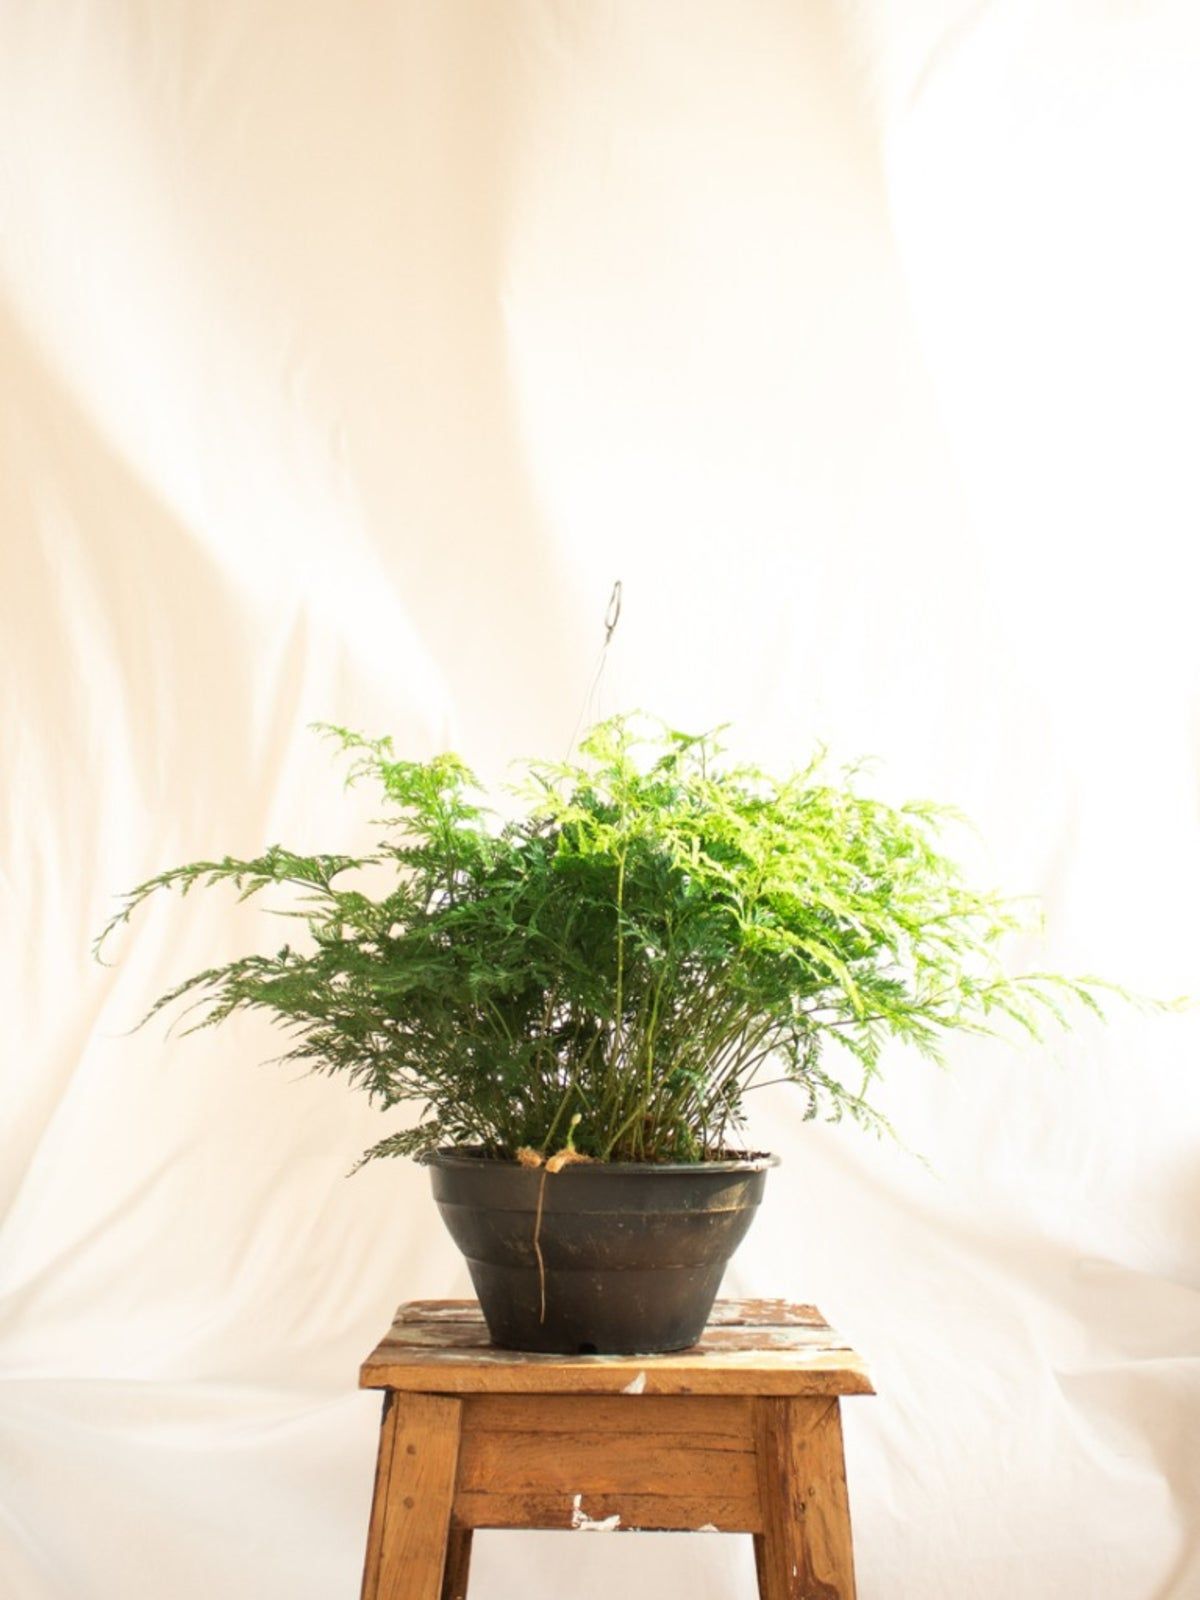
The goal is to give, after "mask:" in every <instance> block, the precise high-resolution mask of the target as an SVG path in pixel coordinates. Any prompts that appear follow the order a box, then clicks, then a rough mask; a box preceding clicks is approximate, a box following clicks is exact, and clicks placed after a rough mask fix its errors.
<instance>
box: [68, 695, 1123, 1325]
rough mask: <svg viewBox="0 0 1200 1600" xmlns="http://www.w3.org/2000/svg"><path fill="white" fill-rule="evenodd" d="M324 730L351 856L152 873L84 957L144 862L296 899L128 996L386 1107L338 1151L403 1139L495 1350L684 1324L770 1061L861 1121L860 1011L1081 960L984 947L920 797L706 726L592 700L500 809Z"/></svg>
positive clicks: (1021, 996) (741, 1226) (992, 919)
mask: <svg viewBox="0 0 1200 1600" xmlns="http://www.w3.org/2000/svg"><path fill="white" fill-rule="evenodd" d="M324 731H325V732H326V733H327V734H329V735H330V736H331V737H332V738H333V739H334V740H335V741H336V742H337V744H338V746H339V747H340V750H341V751H342V752H345V753H346V754H348V756H349V757H350V760H351V765H350V770H349V778H348V781H351V782H353V781H360V780H364V779H366V780H370V781H372V782H374V783H377V784H378V785H379V786H380V787H381V788H382V791H383V794H384V796H385V797H386V801H387V803H388V806H389V808H390V810H389V814H388V816H387V817H386V818H385V819H384V823H385V825H386V830H387V831H386V834H385V837H384V838H383V839H382V841H381V842H380V843H379V845H378V847H377V848H376V849H375V850H374V851H373V852H371V853H370V854H368V855H365V856H348V855H337V854H333V855H300V854H295V853H293V852H291V851H289V850H287V849H284V848H283V847H282V846H279V845H273V846H271V847H270V848H269V849H267V850H266V851H264V852H263V854H261V855H259V856H256V857H251V858H248V859H240V858H235V857H232V856H226V857H224V858H222V859H221V860H214V861H196V862H192V863H190V864H188V865H185V866H181V867H175V868H172V869H171V870H169V871H166V872H163V873H160V874H159V875H158V876H156V877H154V878H151V879H150V880H149V881H147V882H145V883H143V884H141V885H139V886H138V887H137V888H135V889H133V890H132V891H131V892H130V893H129V894H127V895H126V896H125V897H124V899H123V901H122V903H121V905H120V908H119V909H118V911H117V913H116V915H115V916H114V917H113V919H112V921H111V922H110V923H109V925H108V927H107V928H106V929H105V930H104V932H103V933H102V934H101V936H100V938H99V939H98V940H97V953H99V952H100V948H101V947H102V946H103V945H104V943H105V941H106V939H107V938H108V937H109V936H110V935H111V933H112V932H113V930H114V929H115V928H116V927H117V926H118V925H120V924H123V923H125V922H127V921H128V920H129V918H130V916H131V914H132V912H133V911H134V910H135V909H136V907H138V906H139V905H140V904H141V903H142V902H143V901H144V900H146V899H147V898H148V897H150V896H151V895H154V894H156V893H158V892H159V891H162V890H172V889H174V890H180V891H183V892H186V891H188V890H189V889H191V888H193V887H194V886H195V885H197V884H201V885H215V884H219V883H225V882H228V883H230V884H232V886H233V887H234V888H235V889H237V890H238V891H240V893H241V895H242V896H243V897H246V896H250V895H256V894H258V893H260V892H261V891H263V890H275V889H279V890H287V891H293V892H294V894H295V895H298V897H299V901H300V907H299V909H300V912H301V914H302V916H303V917H304V919H305V922H306V928H307V934H308V938H307V939H306V941H305V943H304V946H303V948H300V947H297V946H295V945H293V944H290V943H289V944H285V945H284V946H283V948H282V949H280V950H279V951H278V952H277V953H276V954H275V955H271V956H264V955H246V956H241V957H239V958H237V959H235V960H232V961H230V962H228V963H226V964H225V965H223V966H218V967H214V968H210V969H208V970H206V971H203V972H199V973H196V974H195V975H194V976H192V977H190V978H187V979H185V980H184V981H183V982H182V983H180V984H178V985H177V986H176V987H174V988H172V989H171V990H170V991H169V992H168V993H167V994H165V995H163V996H162V997H161V998H160V999H159V1000H158V1001H157V1002H156V1003H155V1005H154V1006H153V1007H152V1009H151V1011H150V1012H149V1013H148V1016H152V1015H154V1013H155V1012H157V1011H159V1010H161V1009H162V1008H163V1007H165V1006H168V1005H172V1004H173V1003H175V1002H177V1001H180V1000H182V999H184V998H185V997H188V998H190V999H191V1001H192V1002H193V1003H194V1004H196V1005H197V1006H199V1007H200V1010H201V1016H200V1019H199V1021H197V1022H196V1023H195V1026H196V1027H206V1026H210V1025H213V1024H216V1023H220V1022H221V1021H223V1020H224V1019H225V1018H226V1017H229V1016H231V1015H232V1014H233V1013H234V1012H238V1011H244V1010H258V1011H265V1012H266V1013H267V1014H268V1015H269V1016H270V1017H271V1018H272V1019H273V1020H274V1021H275V1022H276V1023H278V1024H279V1025H280V1026H281V1027H282V1028H283V1029H284V1030H285V1031H286V1032H287V1034H288V1035H289V1036H290V1040H291V1043H290V1048H289V1049H288V1050H287V1051H286V1053H285V1054H284V1055H283V1057H282V1058H281V1059H283V1060H286V1061H298V1062H303V1063H305V1064H307V1065H308V1066H310V1067H311V1068H313V1069H314V1070H317V1071H321V1072H329V1073H337V1074H340V1075H342V1076H344V1077H345V1078H346V1080H347V1081H348V1082H349V1083H350V1084H352V1085H353V1086H355V1087H356V1088H358V1089H360V1090H363V1091H365V1092H366V1093H367V1094H368V1095H369V1096H370V1097H371V1098H372V1100H373V1101H375V1102H376V1103H377V1104H378V1105H379V1106H381V1107H383V1108H384V1109H390V1108H393V1107H410V1108H412V1109H414V1110H415V1112H416V1116H415V1119H413V1118H412V1117H410V1118H409V1120H408V1121H407V1123H406V1124H405V1125H403V1126H401V1127H400V1128H399V1129H397V1130H396V1131H393V1132H390V1133H388V1134H387V1136H386V1137H385V1138H383V1139H382V1140H381V1141H380V1142H379V1143H378V1144H376V1145H375V1146H374V1147H373V1148H372V1149H371V1150H369V1151H367V1152H366V1155H365V1156H364V1158H363V1159H364V1160H371V1159H374V1158H376V1157H381V1156H415V1157H417V1158H419V1159H421V1160H423V1161H425V1162H426V1163H428V1165H429V1168H430V1171H431V1173H432V1179H433V1192H434V1196H435V1199H436V1201H437V1203H438V1205H439V1207H440V1209H441V1212H442V1215H443V1217H444V1219H445V1221H446V1223H447V1224H448V1226H449V1228H450V1231H451V1233H452V1234H453V1236H454V1238H455V1240H456V1242H457V1243H458V1244H459V1245H460V1247H461V1248H462V1249H463V1251H464V1252H465V1254H466V1256H467V1259H468V1263H469V1266H470V1271H471V1274H472V1277H473V1279H474V1282H475V1286H476V1289H477V1292H478V1294H479V1298H480V1301H481V1304H482V1308H483V1312H484V1315H485V1317H486V1319H487V1323H488V1326H489V1328H490V1331H491V1334H492V1337H493V1339H494V1340H495V1341H496V1342H497V1343H499V1344H502V1345H506V1346H509V1347H517V1348H522V1349H535V1350H554V1351H570V1352H577V1351H581V1350H582V1351H601V1352H606V1351H608V1352H618V1351H622V1352H624V1351H641V1352H650V1351H655V1350H666V1349H675V1348H681V1347H684V1346H686V1345H688V1344H690V1343H692V1342H694V1341H695V1339H696V1338H697V1337H698V1336H699V1333H700V1331H701V1329H702V1328H703V1326H704V1323H705V1320H706V1318H707V1315H708V1312H709V1310H710V1309H711V1305H712V1302H713V1299H714V1297H715V1295H716V1292H717V1288H718V1285H719V1283H720V1279H721V1276H722V1273H723V1271H724V1268H725V1264H726V1262H727V1261H728V1259H729V1256H730V1255H731V1253H732V1251H733V1250H734V1249H735V1248H736V1246H737V1244H738V1243H739V1241H740V1240H741V1238H742V1237H743V1235H744V1234H745V1231H746V1229H747V1227H748V1226H749V1224H750V1221H751V1219H752V1217H753V1215H754V1211H755V1208H756V1207H757V1205H758V1203H759V1200H760V1198H761V1196H762V1192H763V1186H764V1182H765V1178H766V1172H767V1169H768V1168H769V1167H770V1166H771V1165H772V1164H774V1162H775V1159H776V1158H775V1157H774V1156H772V1155H769V1154H761V1153H756V1152H747V1151H745V1150H743V1149H741V1148H740V1141H739V1136H740V1130H741V1128H742V1126H743V1120H744V1113H745V1106H746V1097H747V1095H748V1094H749V1093H751V1092H752V1091H753V1090H754V1089H755V1088H756V1087H758V1086H760V1085H762V1084H764V1083H766V1082H769V1081H776V1080H778V1079H780V1078H784V1079H787V1080H789V1081H790V1082H791V1083H793V1084H795V1086H796V1089H797V1091H798V1092H799V1093H800V1094H801V1095H803V1096H804V1097H805V1101H806V1108H807V1114H808V1115H809V1116H812V1117H817V1116H825V1117H832V1118H840V1117H843V1116H849V1117H852V1118H854V1119H855V1120H856V1121H858V1122H860V1123H862V1124H865V1125H866V1126H868V1127H874V1128H881V1127H883V1126H885V1125H884V1123H883V1119H882V1118H881V1117H880V1116H879V1114H878V1113H877V1112H876V1111H875V1110H874V1109H873V1108H872V1107H871V1105H870V1103H869V1100H868V1098H867V1091H868V1090H869V1087H870V1084H871V1080H872V1078H873V1076H874V1075H875V1073H876V1071H877V1069H878V1065H879V1061H880V1055H881V1051H882V1049H883V1046H884V1045H885V1043H886V1042H888V1041H889V1040H901V1041H904V1042H906V1043H908V1044H911V1045H914V1046H915V1047H916V1048H917V1049H918V1050H919V1051H921V1052H922V1053H923V1054H925V1055H927V1056H930V1057H934V1058H936V1057H937V1056H938V1054H939V1046H940V1043H941V1041H942V1040H943V1039H944V1038H945V1036H946V1035H947V1034H950V1033H953V1032H954V1031H955V1030H962V1029H969V1030H974V1031H981V1030H982V1031H988V1030H990V1028H991V1026H992V1024H993V1023H994V1022H995V1021H996V1020H997V1019H998V1018H1000V1017H1002V1016H1008V1017H1009V1018H1012V1019H1015V1021H1016V1022H1017V1023H1018V1024H1020V1025H1021V1026H1023V1027H1024V1028H1026V1029H1028V1030H1030V1031H1031V1032H1034V1033H1037V1032H1038V1031H1039V1028H1040V1024H1041V1021H1042V1019H1044V1018H1047V1017H1050V1018H1056V1019H1058V1020H1060V1021H1062V1020H1065V1015H1064V1011H1063V1008H1062V1006H1061V1005H1060V1001H1061V1000H1062V999H1063V998H1064V997H1065V998H1067V999H1073V1000H1077V1001H1080V1002H1082V1004H1083V1005H1084V1006H1086V1007H1088V1008H1090V1009H1092V1010H1093V1011H1098V1010H1099V1007H1098V1003H1097V990H1098V989H1101V988H1105V987H1110V986H1107V985H1102V984H1100V983H1099V982H1098V980H1094V979H1082V980H1080V979H1070V978H1065V977H1062V976H1059V975H1056V974H1052V973H1045V972H1038V973H1025V974H1021V975H1018V976H1011V975H1009V974H1008V973H1007V972H1006V971H1005V969H1004V967H1003V966H1002V964H1001V962H1000V959H999V956H998V953H997V952H998V947H999V946H1001V945H1002V944H1003V941H1004V938H1005V936H1006V935H1010V934H1013V933H1015V932H1017V931H1018V930H1019V929H1021V928H1022V927H1024V926H1025V925H1026V922H1027V919H1026V918H1024V917H1022V916H1020V915H1019V914H1018V913H1017V911H1016V910H1015V909H1014V906H1013V904H1012V903H1011V902H1008V901H1005V900H1002V899H1000V898H998V897H997V896H996V895H994V894H990V893H984V892H979V891H977V890H975V889H972V888H971V887H969V886H968V885H967V884H966V883H965V882H964V881H963V879H962V876H961V874H960V871H959V870H958V868H957V866H956V865H955V863H954V862H953V861H952V860H951V859H950V858H949V857H948V856H947V855H945V854H944V853H943V852H942V850H941V848H940V847H939V832H940V829H941V827H942V825H943V822H944V820H945V816H946V813H945V812H943V811H942V810H940V809H939V808H937V807H934V806H931V805H928V804H924V803H914V804H910V805H905V806H900V807H894V806H890V805H887V804H884V803H882V802H880V801H878V800H873V799H870V798H867V797H865V796H864V795H862V794H860V793H859V792H858V786H857V780H856V775H855V774H854V773H853V772H850V773H845V774H841V775H839V776H838V777H837V778H836V780H833V779H829V778H828V777H826V776H825V775H824V772H823V763H822V761H821V760H820V758H818V759H817V760H815V761H813V762H812V763H810V764H809V765H808V766H806V767H805V768H804V769H803V770H801V771H799V772H796V773H793V774H791V775H790V776H787V777H785V778H782V779H777V778H772V777H770V776H768V775H767V774H766V773H764V772H762V771H760V770H758V769H757V768H755V767H750V766H746V765H739V764H736V763H731V762H728V761H726V760H724V759H723V752H722V749H721V746H720V744H719V741H718V739H717V737H716V736H714V735H712V734H708V735H700V736H692V735H685V734H680V733H676V732H673V731H671V730H669V729H667V728H664V727H662V726H661V725H658V724H652V723H650V722H649V721H648V719H645V718H642V717H639V716H623V717H617V718H613V719H611V720H609V721H607V722H604V723H602V724H600V725H599V726H597V727H596V728H594V729H593V730H592V731H591V733H590V734H589V735H588V736H587V738H586V739H585V740H584V741H583V743H582V745H581V747H580V749H581V754H580V757H579V759H578V760H577V761H571V762H564V763H551V762H532V763H529V764H527V767H526V769H525V774H524V781H523V785H522V787H521V788H520V789H519V790H518V791H517V792H518V793H519V794H520V796H521V801H522V804H521V809H520V810H519V812H518V814H517V815H516V816H515V817H512V818H510V820H506V821H500V820H498V818H497V816H496V815H495V813H494V812H492V811H491V810H489V809H487V808H486V807H485V805H484V804H483V799H484V797H483V795H482V794H481V791H480V788H479V785H478V783H477V782H476V779H475V778H474V776H473V775H472V773H471V772H470V770H469V769H468V768H467V767H466V766H465V765H464V764H463V763H462V762H461V761H460V760H459V759H458V758H457V757H455V756H452V755H442V756H438V757H435V758H434V759H432V760H429V761H407V760H402V759H399V758H398V757H397V756H396V755H395V753H394V751H393V748H392V745H391V742H390V740H388V739H378V740H369V739H365V738H363V737H362V736H360V735H358V734H356V733H352V732H349V731H347V730H346V729H342V728H326V729H325V730H324ZM368 868H369V869H371V870H372V872H373V873H374V874H375V876H378V873H379V870H380V869H383V870H384V873H385V877H386V882H385V883H384V886H383V889H382V892H377V893H369V892H367V888H366V887H365V886H364V884H363V882H362V881H361V875H362V872H363V869H368Z"/></svg>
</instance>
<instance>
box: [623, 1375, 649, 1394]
mask: <svg viewBox="0 0 1200 1600" xmlns="http://www.w3.org/2000/svg"><path fill="white" fill-rule="evenodd" d="M645 1389H646V1374H645V1373H644V1372H639V1373H638V1375H637V1377H636V1378H630V1380H629V1382H628V1383H627V1384H626V1385H625V1387H624V1388H623V1389H622V1390H621V1393H622V1394H643V1393H644V1392H645Z"/></svg>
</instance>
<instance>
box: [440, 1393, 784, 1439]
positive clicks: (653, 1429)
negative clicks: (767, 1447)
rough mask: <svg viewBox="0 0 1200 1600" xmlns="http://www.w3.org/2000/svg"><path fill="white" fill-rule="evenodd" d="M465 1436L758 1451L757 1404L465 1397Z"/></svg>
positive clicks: (686, 1398) (707, 1399)
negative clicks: (651, 1440) (658, 1439)
mask: <svg viewBox="0 0 1200 1600" xmlns="http://www.w3.org/2000/svg"><path fill="white" fill-rule="evenodd" d="M462 1426H463V1434H464V1437H465V1436H466V1435H467V1434H470V1433H553V1434H561V1435H563V1436H564V1437H567V1438H569V1437H571V1436H573V1435H576V1434H579V1433H604V1432H612V1433H640V1434H648V1433H665V1432H675V1433H688V1434H691V1435H692V1436H693V1438H694V1439H699V1438H700V1437H701V1436H703V1438H704V1439H705V1441H706V1443H705V1448H707V1449H712V1450H720V1449H724V1448H727V1447H728V1446H730V1445H734V1446H736V1448H738V1449H742V1450H753V1449H754V1447H755V1433H754V1429H755V1415H754V1411H753V1408H752V1402H751V1401H750V1400H748V1399H747V1398H746V1397H745V1396H743V1395H701V1396H693V1395H651V1394H638V1395H624V1394H618V1395H598V1394H589V1395H543V1396H541V1397H539V1399H538V1400H537V1401H536V1402H531V1401H530V1399H529V1398H528V1396H526V1395H519V1394H472V1395H465V1396H464V1397H463V1420H462Z"/></svg>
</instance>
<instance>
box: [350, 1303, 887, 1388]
mask: <svg viewBox="0 0 1200 1600" xmlns="http://www.w3.org/2000/svg"><path fill="white" fill-rule="evenodd" d="M359 1381H360V1384H361V1386H362V1387H363V1388H367V1389H371V1388H375V1389H382V1388H390V1389H398V1390H410V1391H426V1392H427V1391H431V1390H437V1391H438V1392H440V1393H444V1394H464V1395H465V1394H488V1393H491V1394H539V1395H552V1394H596V1395H599V1394H610V1395H615V1394H621V1393H622V1392H626V1391H630V1390H631V1389H632V1390H634V1391H635V1392H640V1393H645V1394H651V1395H679V1394H695V1395H720V1394H727V1395H739V1394H740V1395H752V1394H754V1395H826V1396H831V1395H839V1394H872V1393H874V1390H873V1388H872V1385H871V1380H870V1376H869V1374H868V1372H867V1369H866V1367H865V1365H864V1363H863V1361H862V1358H861V1357H860V1356H859V1355H858V1354H857V1353H856V1352H855V1351H854V1350H852V1349H850V1347H849V1346H848V1345H847V1344H846V1342H845V1341H844V1340H843V1339H842V1338H841V1337H840V1335H838V1334H837V1333H836V1332H835V1331H834V1330H833V1329H832V1328H830V1327H829V1326H828V1324H827V1323H825V1322H824V1320H823V1319H822V1318H821V1316H820V1313H819V1312H818V1311H817V1310H816V1309H815V1307H812V1306H789V1305H787V1304H786V1303H785V1302H782V1301H724V1302H721V1301H718V1303H717V1305H716V1307H715V1308H714V1313H713V1319H712V1322H711V1323H710V1325H709V1327H708V1328H707V1329H706V1330H705V1332H704V1335H703V1337H702V1338H701V1340H700V1341H699V1343H698V1344H696V1345H694V1346H693V1347H692V1348H691V1349H690V1350H681V1351H676V1352H673V1353H671V1354H668V1355H651V1356H562V1355H539V1354H536V1353H532V1352H528V1351H514V1350H501V1349H499V1348H498V1347H497V1346H495V1345H492V1344H491V1343H490V1342H489V1340H488V1334H487V1329H486V1327H485V1325H484V1322H483V1319H482V1317H481V1316H480V1314H479V1308H478V1306H477V1305H476V1304H475V1302H473V1301H445V1300H442V1301H416V1302H413V1303H411V1304H409V1305H405V1306H401V1308H400V1311H399V1312H398V1314H397V1317H396V1320H395V1322H394V1323H393V1324H392V1327H391V1329H390V1330H389V1331H388V1333H387V1335H386V1336H385V1337H384V1339H383V1340H382V1341H381V1343H380V1344H379V1346H378V1347H377V1348H376V1350H375V1351H374V1352H373V1353H372V1355H371V1356H369V1357H368V1359H367V1360H366V1362H364V1364H363V1368H362V1372H361V1375H360V1379H359Z"/></svg>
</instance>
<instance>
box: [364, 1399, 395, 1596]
mask: <svg viewBox="0 0 1200 1600" xmlns="http://www.w3.org/2000/svg"><path fill="white" fill-rule="evenodd" d="M395 1411H396V1397H395V1395H394V1394H392V1393H391V1391H390V1390H389V1391H388V1393H387V1394H385V1395H384V1397H383V1414H382V1416H381V1417H380V1420H379V1448H378V1452H377V1454H376V1457H375V1493H374V1496H373V1497H372V1500H371V1521H370V1524H369V1526H368V1528H367V1553H366V1557H365V1559H364V1561H363V1581H362V1600H376V1594H377V1592H378V1587H379V1553H380V1550H381V1548H382V1545H383V1519H384V1515H385V1513H386V1510H387V1502H388V1485H389V1482H390V1480H391V1475H392V1447H393V1445H394V1443H395V1437H396V1416H395Z"/></svg>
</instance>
